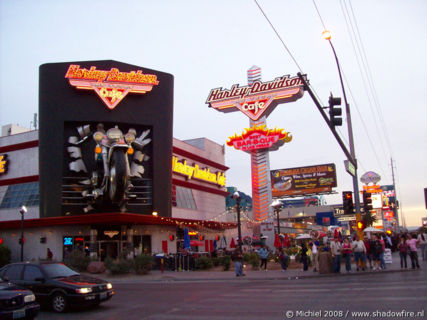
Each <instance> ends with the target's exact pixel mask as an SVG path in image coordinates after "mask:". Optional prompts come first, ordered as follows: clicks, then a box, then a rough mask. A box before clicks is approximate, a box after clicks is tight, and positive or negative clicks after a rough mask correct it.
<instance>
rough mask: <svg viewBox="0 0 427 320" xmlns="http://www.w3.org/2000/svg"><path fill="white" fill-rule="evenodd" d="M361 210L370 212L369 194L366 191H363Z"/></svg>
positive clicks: (370, 200) (370, 199)
mask: <svg viewBox="0 0 427 320" xmlns="http://www.w3.org/2000/svg"><path fill="white" fill-rule="evenodd" d="M363 209H365V212H369V211H371V210H372V198H371V193H370V192H367V191H363Z"/></svg>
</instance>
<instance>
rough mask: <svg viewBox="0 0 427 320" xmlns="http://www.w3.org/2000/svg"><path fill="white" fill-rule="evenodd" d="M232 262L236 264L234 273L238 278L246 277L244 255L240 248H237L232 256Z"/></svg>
mask: <svg viewBox="0 0 427 320" xmlns="http://www.w3.org/2000/svg"><path fill="white" fill-rule="evenodd" d="M231 260H233V262H234V272H235V273H236V277H244V276H245V274H244V273H243V254H242V251H240V249H239V248H236V249H235V250H234V252H233V253H232V255H231Z"/></svg>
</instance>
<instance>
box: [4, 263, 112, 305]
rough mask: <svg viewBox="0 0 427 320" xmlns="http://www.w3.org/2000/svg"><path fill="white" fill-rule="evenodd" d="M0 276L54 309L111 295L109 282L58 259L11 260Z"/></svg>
mask: <svg viewBox="0 0 427 320" xmlns="http://www.w3.org/2000/svg"><path fill="white" fill-rule="evenodd" d="M0 277H2V278H3V279H7V280H8V281H10V282H12V283H14V284H16V285H18V286H21V287H25V288H27V289H29V290H31V291H33V292H34V294H35V296H36V298H37V302H39V303H40V304H42V305H48V306H50V307H52V309H53V310H54V311H56V312H64V311H66V310H67V309H68V308H69V307H83V306H90V305H99V304H100V303H101V302H103V301H106V300H109V299H110V298H111V297H112V296H113V295H114V291H113V286H112V285H111V283H108V282H107V281H104V280H101V279H98V278H93V277H87V276H84V275H80V274H79V273H77V272H75V271H74V270H72V269H70V268H68V267H67V266H66V265H64V264H62V263H40V264H38V263H26V262H22V263H12V264H9V265H7V266H4V267H3V268H1V269H0Z"/></svg>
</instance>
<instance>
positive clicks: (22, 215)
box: [19, 206, 27, 262]
mask: <svg viewBox="0 0 427 320" xmlns="http://www.w3.org/2000/svg"><path fill="white" fill-rule="evenodd" d="M26 212H27V208H26V207H25V206H22V207H21V209H20V210H19V213H20V214H21V262H23V261H24V213H26Z"/></svg>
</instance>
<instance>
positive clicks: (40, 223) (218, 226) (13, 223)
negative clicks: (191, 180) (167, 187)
mask: <svg viewBox="0 0 427 320" xmlns="http://www.w3.org/2000/svg"><path fill="white" fill-rule="evenodd" d="M92 224H98V225H103V224H109V225H111V224H131V225H138V224H141V225H169V226H186V227H192V228H195V229H197V228H198V227H201V228H208V229H213V230H223V229H233V228H236V227H237V223H236V222H217V221H209V220H193V219H183V218H172V217H155V216H152V215H144V214H134V213H121V212H120V213H94V214H87V215H78V216H63V217H49V218H40V219H28V220H25V221H24V227H25V228H34V227H47V226H63V225H92ZM20 227H21V220H10V221H1V222H0V229H19V228H20Z"/></svg>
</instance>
